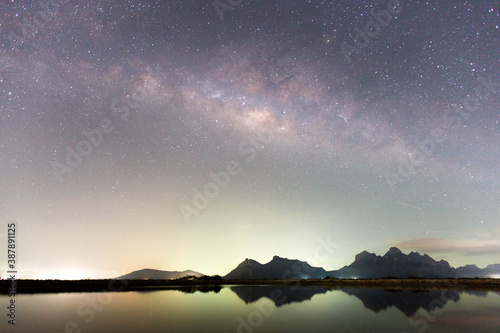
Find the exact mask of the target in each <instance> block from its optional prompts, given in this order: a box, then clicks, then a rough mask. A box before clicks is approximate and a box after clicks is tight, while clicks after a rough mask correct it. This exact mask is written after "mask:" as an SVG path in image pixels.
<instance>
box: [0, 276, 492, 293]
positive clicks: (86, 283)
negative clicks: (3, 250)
mask: <svg viewBox="0 0 500 333" xmlns="http://www.w3.org/2000/svg"><path fill="white" fill-rule="evenodd" d="M14 281H15V289H13V288H12V282H13V281H12V280H0V295H7V294H9V292H11V291H14V292H15V294H43V293H73V292H127V291H153V290H168V289H191V290H200V291H203V290H211V289H210V288H212V289H213V288H217V287H219V288H220V287H224V286H235V285H242V286H244V285H248V286H282V287H286V286H289V287H294V286H297V285H299V286H305V287H324V288H326V289H329V290H335V289H342V288H372V289H386V290H394V291H398V290H415V291H425V290H459V291H500V279H480V278H476V279H470V278H459V279H307V280H185V279H178V280H117V279H100V280H14Z"/></svg>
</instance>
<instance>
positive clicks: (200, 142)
mask: <svg viewBox="0 0 500 333" xmlns="http://www.w3.org/2000/svg"><path fill="white" fill-rule="evenodd" d="M0 8H1V12H2V16H1V18H0V36H1V39H0V43H1V44H0V46H1V53H0V65H1V67H0V129H1V131H0V148H1V153H0V168H1V170H2V172H1V174H0V184H1V185H0V222H1V223H2V224H1V228H2V230H0V233H5V232H6V228H7V227H6V225H7V222H9V221H16V222H17V224H18V229H19V230H18V235H17V237H18V242H19V245H18V251H19V269H20V271H21V272H22V274H23V275H24V276H26V277H105V276H109V275H111V274H112V273H111V271H113V272H120V273H121V272H122V271H123V272H128V271H131V270H134V269H141V268H146V267H148V268H158V269H171V270H183V269H195V270H197V271H201V272H204V273H206V274H224V273H227V272H228V271H229V270H230V269H232V268H233V267H234V266H235V265H236V264H237V263H239V262H241V260H243V259H244V258H253V259H255V260H258V261H261V262H267V261H269V260H270V259H271V258H272V256H273V255H275V254H277V255H280V256H282V257H288V258H298V259H302V260H305V259H306V258H313V259H316V261H318V262H316V263H315V264H318V265H321V266H323V267H325V268H327V269H336V268H339V267H341V266H342V265H345V264H349V263H350V262H351V261H352V259H353V257H354V255H355V254H356V253H358V252H361V251H362V250H368V251H370V252H377V253H385V252H386V251H387V249H388V248H389V247H390V246H395V245H396V246H399V247H400V248H401V249H402V250H418V251H421V252H425V253H429V254H431V255H432V256H434V257H435V258H437V259H440V258H443V259H446V260H448V261H450V264H452V265H453V266H458V265H462V264H466V263H476V264H478V265H479V266H484V265H486V264H489V263H493V262H496V261H498V260H497V259H496V258H498V255H499V254H500V227H499V225H500V209H499V204H498V203H499V202H500V190H499V184H500V176H499V175H500V148H499V146H500V131H499V120H500V114H499V111H498V110H499V108H498V107H499V105H500V76H499V65H500V62H499V59H500V58H499V55H500V42H499V41H500V39H499V33H500V29H499V25H500V7H499V4H498V2H496V1H477V2H471V1H452V2H450V1H399V2H398V1H393V0H391V1H388V0H387V1H386V0H380V1H376V2H372V1H347V2H346V1H284V0H280V1H272V2H270V1H259V0H253V1H247V0H242V1H227V2H226V1H224V0H221V1H215V2H212V1H126V2H125V3H122V2H118V1H115V2H111V1H66V0H61V1H52V2H47V3H43V2H40V3H34V2H31V1H15V2H8V3H7V2H4V3H2V4H1V5H0ZM2 237H3V238H2ZM321 239H323V240H325V239H328V242H330V243H332V244H335V251H334V252H333V253H330V255H329V256H328V257H327V258H321V260H319V259H318V258H314V255H315V254H314V252H315V249H316V248H317V246H318V244H319V243H321V242H322V240H321ZM4 240H5V234H4V235H2V234H0V241H1V242H2V244H5V242H4ZM4 264H5V263H2V264H1V265H4ZM2 267H3V266H2Z"/></svg>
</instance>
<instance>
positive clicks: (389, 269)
mask: <svg viewBox="0 0 500 333" xmlns="http://www.w3.org/2000/svg"><path fill="white" fill-rule="evenodd" d="M492 276H500V264H496V265H489V266H487V267H486V268H484V269H481V268H479V267H477V266H476V265H466V266H462V267H458V268H453V267H451V266H450V264H449V263H448V262H447V261H445V260H440V261H436V260H434V259H433V258H431V257H430V256H428V255H427V254H424V255H421V254H419V253H418V252H410V253H409V254H404V253H403V252H401V251H400V250H399V249H398V248H396V247H391V248H390V249H389V251H387V253H386V254H384V255H383V256H378V255H376V254H374V253H369V252H367V251H363V252H361V253H359V254H357V255H356V257H355V259H354V262H353V263H352V264H350V265H348V266H344V267H342V268H341V269H339V270H334V271H326V270H325V269H324V268H322V267H312V266H311V265H309V264H308V263H307V262H304V261H299V260H290V259H286V258H280V257H278V256H274V258H273V260H272V261H270V262H268V263H267V264H261V263H259V262H257V261H255V260H252V259H245V260H244V261H243V262H242V263H241V264H239V265H238V266H237V267H236V268H235V269H233V270H232V271H231V272H230V273H229V274H227V275H226V276H224V277H223V279H227V280H241V279H242V280H252V279H259V280H260V279H262V280H264V279H314V278H316V279H317V278H325V277H331V278H366V279H377V278H383V277H397V278H408V277H423V278H435V277H437V278H460V277H463V278H475V277H479V278H488V277H492Z"/></svg>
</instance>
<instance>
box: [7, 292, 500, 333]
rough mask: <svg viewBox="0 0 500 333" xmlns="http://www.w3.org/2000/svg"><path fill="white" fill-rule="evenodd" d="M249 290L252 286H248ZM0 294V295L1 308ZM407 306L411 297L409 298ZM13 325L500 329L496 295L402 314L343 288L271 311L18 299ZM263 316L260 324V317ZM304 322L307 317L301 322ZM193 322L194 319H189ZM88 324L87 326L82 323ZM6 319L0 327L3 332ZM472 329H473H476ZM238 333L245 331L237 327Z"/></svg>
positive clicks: (105, 297)
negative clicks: (373, 306)
mask: <svg viewBox="0 0 500 333" xmlns="http://www.w3.org/2000/svg"><path fill="white" fill-rule="evenodd" d="M249 288H258V287H256V286H252V287H249ZM6 299H7V298H6V297H5V296H0V300H1V301H2V304H5V301H6ZM407 302H411V300H407ZM16 304H18V311H19V312H18V313H19V314H22V316H19V317H18V321H17V322H16V327H17V329H19V330H20V331H22V332H26V333H31V332H37V333H39V332H60V331H61V332H62V331H64V327H65V325H66V323H68V322H74V324H75V325H77V326H78V327H79V328H80V329H82V331H84V332H90V333H92V332H103V331H106V332H115V331H116V332H118V331H121V332H144V331H148V332H160V331H162V332H163V331H169V332H186V333H189V332H203V331H210V332H235V331H236V330H237V329H238V326H239V325H241V323H242V322H245V324H246V325H249V323H252V322H253V323H259V322H260V323H261V324H259V325H253V326H250V328H253V329H254V330H255V332H257V331H258V332H291V333H295V332H310V331H315V332H332V331H339V332H367V331H371V332H392V331H403V330H406V331H408V332H411V331H414V330H415V329H417V328H420V327H421V321H417V320H421V319H423V318H433V320H427V321H426V323H427V325H428V327H427V329H426V332H431V333H434V332H441V331H459V332H496V331H498V329H500V321H499V318H498V311H500V296H499V295H498V294H495V293H491V292H490V293H487V294H486V296H481V297H478V296H474V295H468V294H461V297H460V301H458V302H456V303H453V302H449V303H447V304H446V306H445V307H444V311H441V310H439V311H431V312H430V313H426V315H425V316H424V315H423V313H419V314H417V315H416V316H414V317H412V318H413V319H414V320H415V322H418V323H419V324H418V325H417V326H415V325H413V326H412V325H411V322H410V320H409V318H408V317H406V316H405V315H404V314H403V313H402V312H400V311H399V310H397V309H396V308H394V307H389V308H387V309H386V310H384V311H379V312H374V311H372V310H369V309H367V308H365V307H364V306H363V303H362V301H361V300H360V299H358V298H357V297H354V296H349V295H347V294H346V293H343V292H341V291H329V292H327V293H326V294H317V295H314V296H313V297H312V299H311V300H306V301H304V302H300V303H293V304H286V305H284V306H281V307H275V305H274V304H273V303H272V301H271V300H269V299H267V298H261V299H259V300H257V301H255V302H252V303H249V304H245V302H243V301H242V300H241V299H239V298H238V296H236V295H235V294H234V293H233V292H232V291H231V290H230V289H229V288H223V289H222V290H221V291H220V292H219V293H217V294H215V293H213V292H211V293H201V292H195V293H194V294H185V293H183V292H180V291H153V292H142V293H139V292H126V293H114V294H109V293H75V294H43V295H17V296H16ZM259 318H262V320H259ZM304 318H308V320H304ZM193 319H195V320H193ZM87 321H88V322H87ZM6 325H8V324H7V323H6V321H5V320H2V321H1V322H0V329H2V331H5V330H6V327H7V326H6ZM474 330H475V331H474ZM243 331H244V330H243Z"/></svg>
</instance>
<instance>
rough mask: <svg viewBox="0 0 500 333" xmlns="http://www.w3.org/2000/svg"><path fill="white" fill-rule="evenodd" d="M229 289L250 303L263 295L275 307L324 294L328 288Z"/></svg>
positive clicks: (241, 287)
mask: <svg viewBox="0 0 500 333" xmlns="http://www.w3.org/2000/svg"><path fill="white" fill-rule="evenodd" d="M231 290H232V291H233V292H234V293H235V294H236V295H238V297H239V298H240V299H241V300H242V301H243V302H245V303H246V304H250V303H253V302H256V301H258V300H259V299H261V298H263V297H265V298H268V299H270V300H271V301H273V302H274V305H276V307H280V306H282V305H283V304H290V303H300V302H303V301H308V300H311V299H312V297H313V296H314V295H316V294H326V292H327V291H328V289H326V288H323V287H309V286H307V287H300V288H299V287H298V286H235V287H231Z"/></svg>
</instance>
